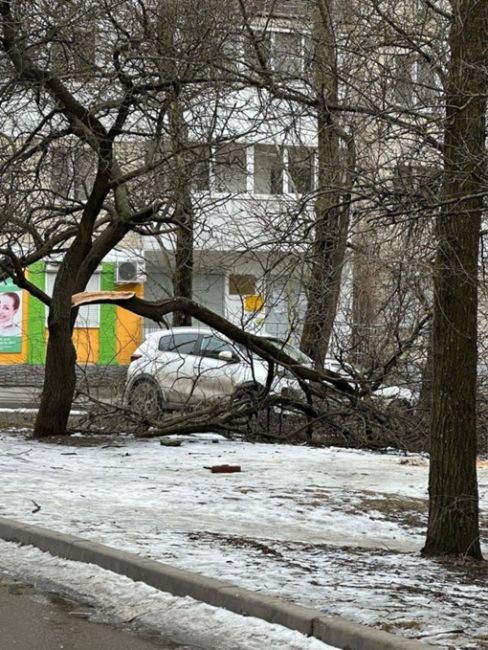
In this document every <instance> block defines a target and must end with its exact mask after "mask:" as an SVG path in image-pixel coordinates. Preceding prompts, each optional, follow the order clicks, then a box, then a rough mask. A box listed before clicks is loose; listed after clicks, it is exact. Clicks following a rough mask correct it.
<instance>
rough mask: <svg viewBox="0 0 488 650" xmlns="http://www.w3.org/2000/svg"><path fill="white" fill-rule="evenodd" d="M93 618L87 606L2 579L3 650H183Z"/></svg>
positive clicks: (1, 626) (0, 618) (0, 610)
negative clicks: (93, 621)
mask: <svg viewBox="0 0 488 650" xmlns="http://www.w3.org/2000/svg"><path fill="white" fill-rule="evenodd" d="M89 614H90V611H89V608H87V607H85V606H82V605H78V604H77V603H75V602H73V601H68V600H65V599H62V598H60V597H56V596H55V594H52V593H50V594H47V595H46V594H45V593H42V592H39V591H36V590H35V589H34V588H33V587H31V586H28V585H26V584H22V583H20V582H17V581H12V580H9V579H7V578H5V577H4V578H2V576H1V575H0V634H1V642H0V644H1V647H2V650H62V649H64V650H95V649H96V650H183V646H181V645H177V644H175V643H172V642H170V641H164V640H162V639H159V638H151V637H149V636H147V635H141V634H136V633H135V632H132V631H130V630H124V629H120V628H113V627H111V626H109V625H104V624H98V623H92V622H90V621H88V620H87V617H88V616H89ZM195 650H198V648H195Z"/></svg>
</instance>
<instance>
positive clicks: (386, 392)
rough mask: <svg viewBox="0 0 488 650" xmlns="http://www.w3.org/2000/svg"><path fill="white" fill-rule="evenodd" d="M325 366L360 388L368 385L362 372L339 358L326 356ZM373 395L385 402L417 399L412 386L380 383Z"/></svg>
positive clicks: (406, 401) (405, 401) (408, 401)
mask: <svg viewBox="0 0 488 650" xmlns="http://www.w3.org/2000/svg"><path fill="white" fill-rule="evenodd" d="M324 368H326V369H327V370H330V371H332V372H335V373H336V374H338V375H340V376H341V377H343V378H344V379H346V380H347V381H348V382H349V383H350V384H351V385H352V386H353V387H354V386H356V387H357V388H358V389H359V390H361V389H362V388H364V387H367V383H366V382H364V381H362V380H361V373H360V372H358V370H357V369H355V368H353V366H351V365H350V364H348V363H341V362H340V361H338V360H337V359H333V358H326V359H325V362H324ZM371 397H376V398H381V399H383V400H384V401H385V402H394V401H396V402H403V403H404V404H413V402H414V401H415V394H414V392H413V391H412V390H410V388H407V387H406V386H387V385H386V384H380V385H379V386H378V388H376V389H375V390H374V391H371Z"/></svg>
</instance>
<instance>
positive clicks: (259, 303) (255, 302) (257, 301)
mask: <svg viewBox="0 0 488 650" xmlns="http://www.w3.org/2000/svg"><path fill="white" fill-rule="evenodd" d="M263 307H264V298H263V296H260V295H259V294H256V295H254V296H244V309H245V310H246V311H261V309H263Z"/></svg>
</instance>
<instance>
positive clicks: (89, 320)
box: [46, 268, 100, 328]
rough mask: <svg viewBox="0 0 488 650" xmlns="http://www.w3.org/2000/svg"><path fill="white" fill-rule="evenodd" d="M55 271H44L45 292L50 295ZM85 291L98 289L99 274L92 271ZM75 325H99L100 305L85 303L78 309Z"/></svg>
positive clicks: (88, 326)
mask: <svg viewBox="0 0 488 650" xmlns="http://www.w3.org/2000/svg"><path fill="white" fill-rule="evenodd" d="M55 280H56V271H55V270H50V269H49V268H48V272H47V273H46V293H47V295H48V296H52V294H53V288H54V282H55ZM85 291H100V274H99V273H94V274H93V275H92V276H91V278H90V279H89V280H88V284H87V285H86V289H85ZM47 314H48V308H47V307H46V321H47ZM75 327H82V328H97V327H100V305H85V306H83V307H80V308H79V310H78V316H77V318H76V323H75Z"/></svg>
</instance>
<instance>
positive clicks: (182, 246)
mask: <svg viewBox="0 0 488 650" xmlns="http://www.w3.org/2000/svg"><path fill="white" fill-rule="evenodd" d="M178 221H179V222H180V225H179V226H178V230H177V232H176V249H175V271H174V275H173V293H174V296H175V298H188V299H189V300H191V299H192V294H193V211H192V206H191V198H190V196H188V197H186V200H184V205H183V206H181V210H179V212H178ZM191 324H192V319H191V315H189V314H185V313H183V312H181V311H176V312H174V314H173V325H175V326H178V325H191Z"/></svg>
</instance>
